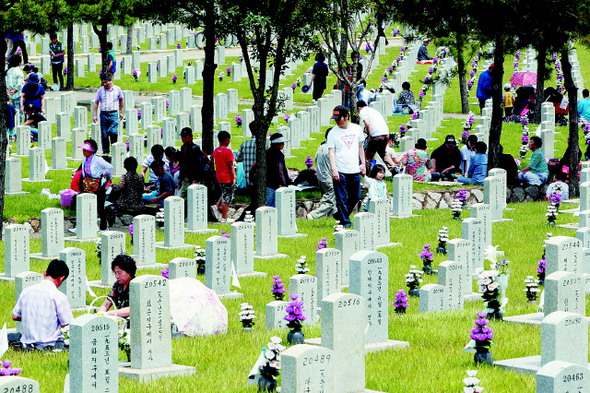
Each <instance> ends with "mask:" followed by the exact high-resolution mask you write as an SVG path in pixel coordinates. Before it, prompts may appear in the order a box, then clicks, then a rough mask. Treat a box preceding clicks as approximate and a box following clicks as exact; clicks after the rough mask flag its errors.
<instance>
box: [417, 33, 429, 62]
mask: <svg viewBox="0 0 590 393" xmlns="http://www.w3.org/2000/svg"><path fill="white" fill-rule="evenodd" d="M427 46H428V38H424V41H422V45H420V49H418V57H417V60H418V61H428V60H432V57H430V56H429V55H428V48H427Z"/></svg>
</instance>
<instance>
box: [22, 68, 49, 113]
mask: <svg viewBox="0 0 590 393" xmlns="http://www.w3.org/2000/svg"><path fill="white" fill-rule="evenodd" d="M29 104H33V105H34V106H35V108H36V111H37V112H41V113H42V114H45V89H44V88H43V86H41V84H40V83H39V76H38V75H37V74H35V73H34V72H32V73H30V74H29V77H28V78H27V83H26V84H25V85H24V86H23V88H22V90H21V97H20V111H21V113H25V106H27V105H29Z"/></svg>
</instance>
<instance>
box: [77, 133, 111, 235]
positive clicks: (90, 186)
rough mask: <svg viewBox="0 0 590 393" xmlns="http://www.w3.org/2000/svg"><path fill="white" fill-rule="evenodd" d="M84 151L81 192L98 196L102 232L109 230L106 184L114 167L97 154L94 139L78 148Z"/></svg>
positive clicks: (86, 141)
mask: <svg viewBox="0 0 590 393" xmlns="http://www.w3.org/2000/svg"><path fill="white" fill-rule="evenodd" d="M78 147H79V148H80V149H82V154H83V155H84V158H83V159H82V165H81V169H82V172H81V174H80V191H81V192H88V193H92V194H96V205H97V210H98V217H99V218H100V230H101V231H106V230H107V220H106V213H105V209H104V203H105V200H106V189H105V188H106V184H107V182H108V180H109V179H110V177H111V174H112V173H113V166H112V165H111V164H110V163H108V162H106V161H105V160H104V159H103V158H102V157H99V156H97V155H96V154H95V153H96V152H97V151H98V145H97V144H96V141H95V140H93V139H86V140H85V141H84V143H83V144H82V145H80V146H78Z"/></svg>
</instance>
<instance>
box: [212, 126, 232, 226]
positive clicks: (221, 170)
mask: <svg viewBox="0 0 590 393" xmlns="http://www.w3.org/2000/svg"><path fill="white" fill-rule="evenodd" d="M217 140H218V141H219V147H218V148H217V149H215V150H214V151H213V160H214V161H215V175H216V177H217V182H218V183H219V188H221V197H219V200H218V201H217V203H216V204H215V205H213V206H211V211H212V213H213V215H214V216H215V218H217V221H219V222H226V223H227V222H233V220H231V219H228V218H227V210H228V208H229V204H230V203H231V201H232V199H233V196H234V187H235V186H236V181H237V177H236V168H235V167H234V154H233V153H232V151H231V150H230V149H229V148H228V146H229V144H230V142H231V135H230V133H229V132H227V131H220V132H219V134H217ZM219 213H221V214H219Z"/></svg>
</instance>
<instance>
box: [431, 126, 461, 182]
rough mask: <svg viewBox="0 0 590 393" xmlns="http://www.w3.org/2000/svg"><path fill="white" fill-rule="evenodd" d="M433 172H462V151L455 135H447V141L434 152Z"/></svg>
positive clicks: (432, 159)
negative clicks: (458, 146)
mask: <svg viewBox="0 0 590 393" xmlns="http://www.w3.org/2000/svg"><path fill="white" fill-rule="evenodd" d="M431 161H432V167H433V172H437V173H439V174H440V175H441V176H442V175H443V174H448V175H450V174H452V173H462V171H461V152H460V151H459V149H458V148H457V141H456V140H455V137H454V136H453V135H447V137H446V138H445V143H443V144H442V145H441V146H439V147H438V148H437V149H436V150H435V151H433V152H432V158H431Z"/></svg>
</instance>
